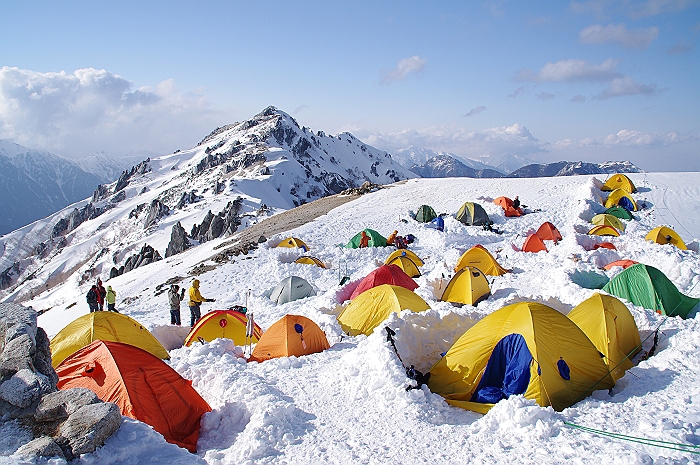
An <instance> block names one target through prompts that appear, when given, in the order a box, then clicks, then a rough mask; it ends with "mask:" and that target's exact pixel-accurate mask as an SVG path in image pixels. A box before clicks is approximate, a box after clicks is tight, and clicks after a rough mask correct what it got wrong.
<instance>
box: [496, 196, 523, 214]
mask: <svg viewBox="0 0 700 465" xmlns="http://www.w3.org/2000/svg"><path fill="white" fill-rule="evenodd" d="M493 203H495V204H496V205H498V206H500V207H501V208H502V209H503V212H504V213H505V215H506V216H511V217H512V216H522V215H523V214H524V212H523V209H522V208H520V207H518V208H513V201H512V200H511V199H509V198H508V197H498V198H497V199H495V200H494V201H493Z"/></svg>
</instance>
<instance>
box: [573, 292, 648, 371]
mask: <svg viewBox="0 0 700 465" xmlns="http://www.w3.org/2000/svg"><path fill="white" fill-rule="evenodd" d="M567 316H568V317H569V319H570V320H571V321H573V322H574V323H576V326H578V327H579V328H581V330H582V331H583V332H584V333H585V334H586V336H588V339H590V340H591V342H592V343H593V345H594V346H595V347H596V349H598V352H600V353H601V354H603V356H604V357H605V358H604V361H605V363H607V365H608V370H610V374H611V375H612V377H613V379H614V380H615V381H617V380H618V379H620V378H622V377H623V376H624V374H625V371H627V370H628V369H630V368H632V366H633V365H632V361H631V360H630V359H631V358H632V357H634V355H635V354H636V353H637V352H639V351H640V350H641V348H642V345H641V341H640V339H639V330H637V324H636V323H635V322H634V317H633V316H632V314H631V313H630V311H629V310H628V309H627V307H626V306H625V304H623V303H622V302H621V301H620V300H618V299H616V298H615V297H613V296H611V295H607V294H600V293H598V292H596V293H595V294H593V295H592V296H591V297H589V298H588V299H586V300H584V301H583V302H581V303H580V304H578V305H577V306H576V307H574V309H573V310H571V312H569V314H568V315H567Z"/></svg>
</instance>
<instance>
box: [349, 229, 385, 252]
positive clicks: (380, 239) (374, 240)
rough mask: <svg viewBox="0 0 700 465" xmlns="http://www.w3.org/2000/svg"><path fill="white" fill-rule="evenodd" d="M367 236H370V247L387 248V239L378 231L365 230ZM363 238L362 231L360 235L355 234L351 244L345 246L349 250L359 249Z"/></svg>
mask: <svg viewBox="0 0 700 465" xmlns="http://www.w3.org/2000/svg"><path fill="white" fill-rule="evenodd" d="M364 231H365V234H367V235H368V236H369V243H368V245H367V246H368V247H386V246H387V243H386V237H384V236H382V235H381V234H379V233H378V232H377V231H375V230H374V229H365V230H364ZM361 236H362V231H360V232H359V233H357V234H355V236H354V237H353V238H352V239H350V242H348V243H347V245H345V247H346V248H348V249H357V248H358V247H360V237H361Z"/></svg>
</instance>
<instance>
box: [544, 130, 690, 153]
mask: <svg viewBox="0 0 700 465" xmlns="http://www.w3.org/2000/svg"><path fill="white" fill-rule="evenodd" d="M697 140H699V138H698V137H697V136H693V135H690V134H685V135H683V134H679V133H678V132H675V131H671V132H667V133H658V132H654V133H650V132H642V131H637V130H634V129H621V130H619V131H618V132H616V133H614V134H609V135H607V136H604V137H599V138H584V139H579V140H574V139H562V140H560V141H557V142H555V143H554V144H553V145H552V147H553V148H554V149H555V150H560V149H564V148H569V147H591V146H606V147H670V146H672V145H676V144H680V143H683V142H690V141H697Z"/></svg>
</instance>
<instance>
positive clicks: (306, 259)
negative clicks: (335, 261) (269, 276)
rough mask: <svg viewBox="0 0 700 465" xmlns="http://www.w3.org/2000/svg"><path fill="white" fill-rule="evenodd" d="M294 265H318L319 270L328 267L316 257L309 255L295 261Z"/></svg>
mask: <svg viewBox="0 0 700 465" xmlns="http://www.w3.org/2000/svg"><path fill="white" fill-rule="evenodd" d="M294 263H301V264H304V265H316V266H318V267H319V268H326V265H325V264H324V263H323V262H322V261H321V260H319V259H318V258H316V257H311V256H309V255H304V256H302V257H299V258H297V259H296V260H294Z"/></svg>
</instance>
